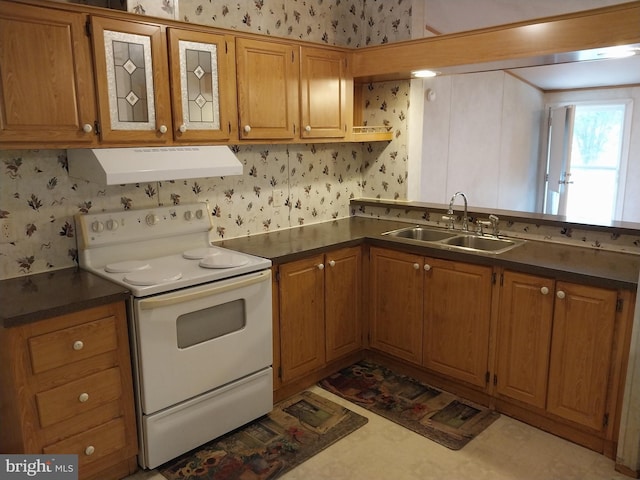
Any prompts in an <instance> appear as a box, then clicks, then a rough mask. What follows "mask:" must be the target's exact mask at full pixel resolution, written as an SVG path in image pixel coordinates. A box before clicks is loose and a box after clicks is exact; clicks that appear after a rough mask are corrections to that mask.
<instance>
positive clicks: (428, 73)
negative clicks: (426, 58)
mask: <svg viewBox="0 0 640 480" xmlns="http://www.w3.org/2000/svg"><path fill="white" fill-rule="evenodd" d="M437 74H438V72H434V71H433V70H416V71H415V72H411V75H412V76H414V77H416V78H431V77H435V76H436V75H437Z"/></svg>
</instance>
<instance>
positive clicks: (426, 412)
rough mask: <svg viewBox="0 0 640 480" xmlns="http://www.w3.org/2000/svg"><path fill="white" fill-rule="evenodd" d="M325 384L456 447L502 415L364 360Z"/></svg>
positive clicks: (448, 445)
mask: <svg viewBox="0 0 640 480" xmlns="http://www.w3.org/2000/svg"><path fill="white" fill-rule="evenodd" d="M320 386H321V387H322V388H324V389H325V390H328V391H330V392H333V393H335V394H336V395H339V396H341V397H343V398H345V399H347V400H349V401H351V402H354V403H356V404H358V405H360V406H361V407H363V408H366V409H368V410H371V411H372V412H374V413H377V414H378V415H381V416H383V417H385V418H387V419H389V420H391V421H393V422H395V423H398V424H399V425H402V426H403V427H406V428H408V429H410V430H413V431H414V432H416V433H419V434H420V435H422V436H424V437H427V438H429V439H431V440H434V441H436V442H438V443H440V444H441V445H444V446H445V447H447V448H450V449H452V450H459V449H461V448H462V447H464V446H465V445H466V444H467V443H468V442H469V441H470V440H471V439H473V438H474V437H475V436H476V435H478V434H479V433H480V432H481V431H482V430H484V429H485V428H487V427H488V426H489V425H491V424H492V423H493V422H494V421H495V420H496V419H497V418H498V417H499V416H500V414H498V413H496V412H494V411H492V410H489V409H487V408H485V407H483V406H481V405H477V404H474V403H471V402H469V401H467V400H463V399H461V398H459V397H457V396H455V395H452V394H450V393H447V392H445V391H442V390H438V389H437V388H434V387H430V386H429V385H425V384H423V383H420V382H419V381H417V380H414V379H413V378H410V377H407V376H404V375H397V374H395V373H393V372H392V371H391V370H389V369H387V368H384V367H381V366H379V365H375V364H373V363H369V362H365V361H362V362H359V363H356V364H354V365H352V366H350V367H348V368H345V369H344V370H341V371H340V372H338V373H336V374H334V375H331V376H329V377H327V378H325V379H324V380H322V381H320Z"/></svg>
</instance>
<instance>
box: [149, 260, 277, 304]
mask: <svg viewBox="0 0 640 480" xmlns="http://www.w3.org/2000/svg"><path fill="white" fill-rule="evenodd" d="M270 278H271V270H263V271H262V272H260V273H258V275H256V276H254V277H251V278H245V279H241V280H239V281H237V282H233V283H228V284H226V285H220V286H217V287H216V286H212V287H211V288H207V289H206V290H199V291H197V292H193V291H192V292H184V293H181V292H176V293H175V294H169V295H166V296H163V297H158V298H146V299H144V300H140V301H139V302H138V305H139V307H140V308H141V309H142V310H151V309H154V308H162V307H168V306H170V305H176V304H178V303H185V302H190V301H193V300H198V299H199V298H204V297H210V296H211V295H218V294H221V293H225V292H228V291H230V290H237V289H238V288H244V287H248V286H250V285H255V284H256V283H260V282H264V281H265V280H269V279H270Z"/></svg>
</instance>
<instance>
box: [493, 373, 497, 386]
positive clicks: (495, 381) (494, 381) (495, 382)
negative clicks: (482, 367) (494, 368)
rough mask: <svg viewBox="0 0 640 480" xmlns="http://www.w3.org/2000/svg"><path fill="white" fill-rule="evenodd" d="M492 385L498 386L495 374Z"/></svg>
mask: <svg viewBox="0 0 640 480" xmlns="http://www.w3.org/2000/svg"><path fill="white" fill-rule="evenodd" d="M493 384H494V385H498V376H497V375H496V374H495V373H494V374H493Z"/></svg>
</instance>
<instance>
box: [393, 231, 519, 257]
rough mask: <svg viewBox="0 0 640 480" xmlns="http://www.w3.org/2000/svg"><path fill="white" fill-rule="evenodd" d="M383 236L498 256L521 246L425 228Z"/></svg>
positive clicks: (502, 239)
mask: <svg viewBox="0 0 640 480" xmlns="http://www.w3.org/2000/svg"><path fill="white" fill-rule="evenodd" d="M383 235H389V236H390V237H396V238H404V239H407V240H416V241H419V242H424V243H427V244H429V245H432V246H437V247H441V248H447V249H460V250H465V251H469V252H484V253H492V254H499V253H503V252H506V251H507V250H511V249H512V248H514V247H517V246H518V245H522V244H523V243H524V241H522V240H511V239H508V238H498V237H487V236H482V235H475V234H472V233H465V232H460V231H457V232H454V231H451V230H442V229H437V228H426V227H420V226H415V227H406V228H400V229H398V230H392V231H390V232H385V233H383Z"/></svg>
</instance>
